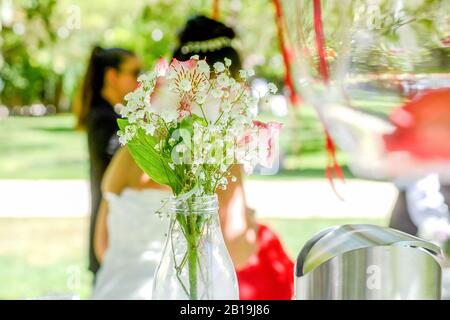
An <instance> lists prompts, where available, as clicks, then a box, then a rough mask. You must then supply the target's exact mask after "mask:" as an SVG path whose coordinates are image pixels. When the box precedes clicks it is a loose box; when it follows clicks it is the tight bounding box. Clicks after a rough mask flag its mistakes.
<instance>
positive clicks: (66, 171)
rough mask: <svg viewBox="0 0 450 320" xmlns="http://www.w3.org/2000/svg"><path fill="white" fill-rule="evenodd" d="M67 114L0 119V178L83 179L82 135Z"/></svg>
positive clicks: (84, 148) (84, 152)
mask: <svg viewBox="0 0 450 320" xmlns="http://www.w3.org/2000/svg"><path fill="white" fill-rule="evenodd" d="M74 123H75V122H74V118H73V117H72V116H71V115H57V116H47V117H42V118H30V117H9V118H7V119H3V120H0V179H86V178H87V177H88V165H87V164H88V162H87V160H88V157H87V143H86V136H85V134H84V133H82V132H76V131H74V130H73V128H74Z"/></svg>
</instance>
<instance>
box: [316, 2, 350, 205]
mask: <svg viewBox="0 0 450 320" xmlns="http://www.w3.org/2000/svg"><path fill="white" fill-rule="evenodd" d="M314 31H315V34H316V46H317V53H318V56H319V73H320V75H321V77H322V80H323V81H324V82H325V83H328V82H329V80H330V74H329V71H328V63H327V53H326V49H325V36H324V34H323V23H322V8H321V1H320V0H314ZM325 135H326V148H327V168H326V176H327V178H328V180H329V181H330V184H331V187H332V188H333V190H334V192H335V193H336V195H337V196H338V197H339V198H341V197H340V195H339V194H338V192H337V190H336V187H335V185H334V181H333V173H334V174H335V176H336V177H338V178H340V179H341V180H342V181H343V180H344V174H343V173H342V169H341V167H340V166H339V163H338V162H337V159H336V148H335V146H334V143H333V140H332V139H331V136H330V133H329V132H328V130H327V129H326V128H325Z"/></svg>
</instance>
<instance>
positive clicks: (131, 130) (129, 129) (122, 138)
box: [117, 125, 136, 145]
mask: <svg viewBox="0 0 450 320" xmlns="http://www.w3.org/2000/svg"><path fill="white" fill-rule="evenodd" d="M117 134H118V135H119V142H120V143H121V144H122V145H125V144H127V142H128V141H130V140H132V139H133V137H134V135H135V134H136V127H135V126H134V125H128V126H126V127H125V131H124V132H123V131H119V132H118V133H117Z"/></svg>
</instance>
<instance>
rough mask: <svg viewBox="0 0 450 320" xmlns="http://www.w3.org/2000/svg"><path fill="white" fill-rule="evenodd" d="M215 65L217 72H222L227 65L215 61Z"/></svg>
mask: <svg viewBox="0 0 450 320" xmlns="http://www.w3.org/2000/svg"><path fill="white" fill-rule="evenodd" d="M213 67H214V70H215V71H216V73H221V72H224V71H225V65H224V64H223V63H222V62H216V63H214V65H213Z"/></svg>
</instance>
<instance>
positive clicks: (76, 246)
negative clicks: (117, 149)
mask: <svg viewBox="0 0 450 320" xmlns="http://www.w3.org/2000/svg"><path fill="white" fill-rule="evenodd" d="M262 222H263V223H266V224H267V225H269V226H271V227H272V228H273V230H275V231H276V232H277V233H278V234H279V236H280V238H281V239H282V241H283V243H284V245H285V248H286V250H287V252H288V253H289V255H290V256H291V257H292V258H293V259H295V257H296V256H297V254H298V253H299V251H300V249H301V248H302V247H303V244H304V243H305V242H306V241H307V240H308V239H309V238H310V237H311V236H313V235H314V234H315V233H317V232H318V231H320V230H323V229H325V228H327V227H330V226H334V225H340V224H346V223H372V224H385V222H384V221H382V220H378V219H263V220H262ZM87 232H88V221H87V219H85V218H39V219H36V218H26V219H19V218H17V219H6V218H3V219H0V283H1V285H0V299H22V298H25V299H27V298H36V297H42V296H46V295H50V294H69V293H76V294H79V295H80V297H81V298H82V299H88V298H89V296H90V292H91V281H92V277H91V274H90V272H89V271H87V251H86V250H87V234H88V233H87ZM78 274H79V277H78ZM78 280H79V281H78ZM77 283H79V286H78V285H77Z"/></svg>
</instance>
